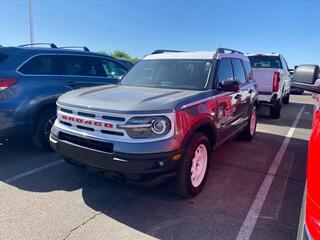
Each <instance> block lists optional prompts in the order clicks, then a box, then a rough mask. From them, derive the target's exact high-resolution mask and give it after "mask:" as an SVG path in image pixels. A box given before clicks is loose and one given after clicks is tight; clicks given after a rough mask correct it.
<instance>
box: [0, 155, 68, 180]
mask: <svg viewBox="0 0 320 240" xmlns="http://www.w3.org/2000/svg"><path fill="white" fill-rule="evenodd" d="M63 162H64V160H58V161H55V162H52V163H49V164H46V165H43V166H41V167H38V168H34V169H32V170H30V171H27V172H23V173H20V174H18V175H16V176H13V177H11V178H7V179H4V180H2V181H1V182H2V184H3V183H7V184H8V183H12V182H14V181H16V180H18V179H20V178H23V177H26V176H29V175H31V174H33V173H36V172H40V171H42V170H45V169H47V168H50V167H53V166H56V165H58V164H60V163H63ZM1 182H0V186H1Z"/></svg>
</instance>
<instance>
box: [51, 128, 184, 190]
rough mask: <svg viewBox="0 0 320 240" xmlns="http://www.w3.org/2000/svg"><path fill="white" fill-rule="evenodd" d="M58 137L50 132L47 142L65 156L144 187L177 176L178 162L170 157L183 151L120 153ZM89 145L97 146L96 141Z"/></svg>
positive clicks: (107, 174)
mask: <svg viewBox="0 0 320 240" xmlns="http://www.w3.org/2000/svg"><path fill="white" fill-rule="evenodd" d="M59 138H60V137H57V136H54V135H52V134H51V136H50V144H51V147H52V148H53V149H54V150H55V151H57V152H58V153H60V154H61V155H62V156H63V157H64V158H67V159H71V160H73V161H75V162H77V163H78V164H80V165H85V166H87V167H89V168H94V169H96V170H98V171H101V172H103V173H104V174H105V175H106V176H109V177H112V178H116V179H121V180H124V181H126V182H128V183H135V184H140V185H146V186H155V185H158V184H160V183H162V182H164V181H166V180H168V179H170V178H172V177H174V176H176V173H177V167H178V163H179V161H173V160H172V157H173V156H175V155H177V154H181V153H182V151H173V152H161V149H159V151H158V152H157V153H152V154H145V153H144V154H138V153H136V154H132V153H120V152H113V151H112V150H110V151H109V150H108V149H107V148H102V147H99V149H93V148H90V147H87V146H84V144H82V142H81V141H82V140H83V141H87V139H85V138H82V139H80V140H81V141H78V140H77V141H73V142H70V141H68V140H65V139H63V140H61V139H59ZM77 139H79V137H78V138H77ZM88 141H89V140H88ZM91 143H92V142H91ZM92 144H96V145H95V146H98V145H97V144H99V143H98V142H97V141H95V142H93V143H92ZM132 144H134V143H132ZM105 149H107V150H105Z"/></svg>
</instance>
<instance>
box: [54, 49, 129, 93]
mask: <svg viewBox="0 0 320 240" xmlns="http://www.w3.org/2000/svg"><path fill="white" fill-rule="evenodd" d="M59 58H60V59H61V68H62V81H63V83H64V84H65V85H66V86H67V87H68V88H70V89H77V88H82V87H91V86H97V85H105V84H116V83H118V81H119V77H118V75H117V73H118V72H119V71H116V70H114V69H115V67H114V68H110V73H109V72H108V71H107V70H108V69H107V68H106V67H105V65H106V63H107V62H108V63H109V62H112V60H109V59H105V58H101V57H94V56H83V55H59ZM115 64H116V63H115ZM119 65H120V64H119ZM121 67H122V66H121ZM122 68H123V72H125V71H126V68H125V67H122ZM112 74H113V75H112Z"/></svg>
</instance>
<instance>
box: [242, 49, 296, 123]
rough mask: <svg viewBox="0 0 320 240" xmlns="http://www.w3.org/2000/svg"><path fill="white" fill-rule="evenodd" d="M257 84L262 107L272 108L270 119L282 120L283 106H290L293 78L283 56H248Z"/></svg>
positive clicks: (272, 54) (271, 54) (273, 54)
mask: <svg viewBox="0 0 320 240" xmlns="http://www.w3.org/2000/svg"><path fill="white" fill-rule="evenodd" d="M247 56H248V57H249V59H250V63H251V67H252V71H253V77H254V79H255V81H256V83H257V88H258V93H259V96H258V99H259V104H260V106H268V107H270V117H271V118H280V112H281V108H282V104H288V103H289V98H290V87H291V82H292V77H291V74H290V72H289V68H288V65H287V62H286V60H285V59H284V57H283V56H282V55H281V54H275V53H270V54H247Z"/></svg>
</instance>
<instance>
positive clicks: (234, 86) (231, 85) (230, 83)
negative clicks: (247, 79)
mask: <svg viewBox="0 0 320 240" xmlns="http://www.w3.org/2000/svg"><path fill="white" fill-rule="evenodd" d="M218 90H220V91H225V92H229V91H231V92H238V91H239V90H240V83H239V82H238V81H235V80H224V81H222V82H220V83H219V88H218Z"/></svg>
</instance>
